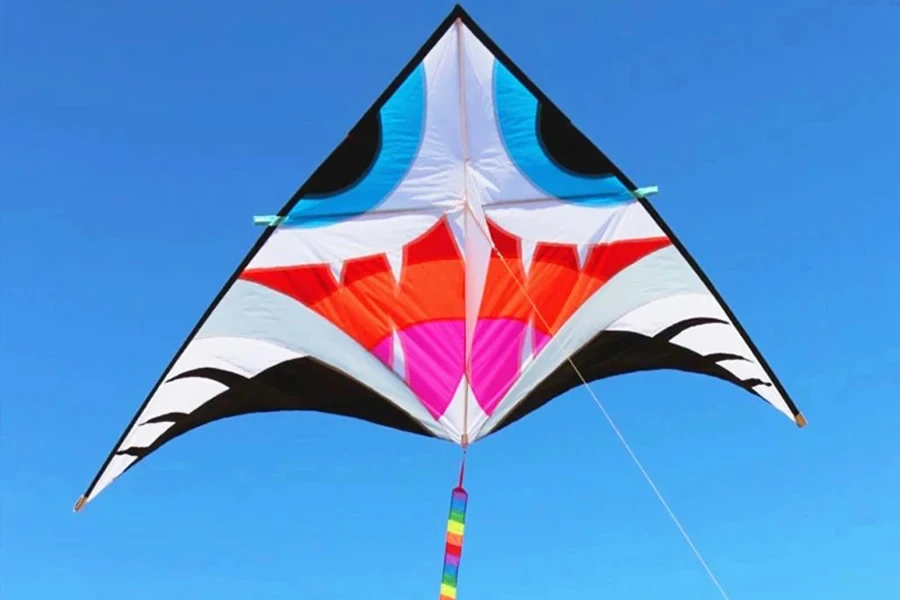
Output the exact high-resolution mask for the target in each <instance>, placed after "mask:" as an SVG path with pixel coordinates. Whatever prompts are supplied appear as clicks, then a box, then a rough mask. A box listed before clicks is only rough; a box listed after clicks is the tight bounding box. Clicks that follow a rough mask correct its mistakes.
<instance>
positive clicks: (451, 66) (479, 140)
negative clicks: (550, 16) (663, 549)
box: [79, 7, 804, 508]
mask: <svg viewBox="0 0 900 600" xmlns="http://www.w3.org/2000/svg"><path fill="white" fill-rule="evenodd" d="M636 190H637V188H636V186H635V185H634V184H633V183H631V182H630V181H629V180H628V179H627V178H626V177H625V176H624V175H623V174H622V173H621V172H620V171H619V170H618V169H617V168H616V167H615V166H614V165H613V164H612V163H611V162H610V161H609V160H608V159H607V158H606V157H605V155H604V154H603V153H602V152H601V151H600V150H598V149H597V148H596V147H595V146H594V145H593V143H591V142H590V141H589V140H588V139H587V138H586V137H585V136H584V135H582V134H581V132H580V131H579V130H578V129H576V128H575V127H574V125H572V123H571V122H570V121H569V120H568V119H567V118H566V117H565V116H564V115H563V113H562V112H561V111H560V110H559V109H557V108H556V107H555V106H554V105H553V104H552V103H551V102H550V101H549V100H548V99H547V97H546V96H545V95H544V94H543V93H542V92H541V91H540V90H539V89H538V88H537V87H536V86H535V85H534V84H533V83H531V82H530V81H529V80H528V79H527V78H526V77H525V76H524V74H523V73H522V72H521V71H520V70H519V69H518V68H517V67H516V66H515V65H514V64H513V63H512V62H511V61H510V60H509V59H508V58H507V57H506V56H505V55H504V54H503V53H502V51H500V49H499V48H498V47H497V46H496V45H495V44H494V43H493V42H492V41H491V40H490V39H489V38H488V37H487V36H486V35H485V34H484V32H483V31H481V29H480V28H479V27H478V26H477V25H476V24H475V23H474V22H473V21H472V19H471V18H470V17H469V16H468V14H466V13H465V12H464V11H463V10H462V9H461V8H459V7H457V8H455V9H454V10H453V12H452V13H451V14H450V15H449V16H448V17H447V19H446V20H445V21H444V22H443V23H442V24H441V26H440V27H439V28H438V29H437V31H436V32H435V33H434V34H433V35H432V37H431V38H430V39H429V40H428V42H427V43H426V44H425V46H423V48H422V49H421V51H420V52H419V54H418V55H417V56H416V57H415V58H414V59H413V60H412V61H411V62H410V63H409V65H407V67H406V68H405V69H404V70H403V71H402V72H401V74H400V75H399V76H398V78H397V79H396V80H395V81H394V82H393V84H392V85H390V86H389V88H388V89H387V90H386V91H385V92H384V94H382V96H381V97H380V98H379V99H378V100H377V101H376V103H375V104H374V105H373V106H372V108H371V109H370V110H369V111H368V112H366V113H365V115H364V116H363V117H362V119H361V120H360V121H359V122H358V123H357V124H356V126H355V127H354V128H353V129H352V130H351V131H350V133H349V134H348V135H347V137H346V139H345V140H344V141H343V142H342V143H341V144H340V146H339V147H338V148H337V149H335V150H334V152H333V153H332V154H331V155H330V156H329V157H328V158H327V159H326V160H325V162H324V163H323V164H322V165H321V166H320V167H319V168H318V169H317V170H316V171H315V173H314V174H313V175H312V176H311V177H310V179H309V180H308V181H307V182H306V183H305V184H304V185H303V186H302V187H301V188H300V189H299V190H298V191H297V193H296V194H295V195H294V196H293V197H292V198H291V199H290V201H289V202H288V203H287V204H286V205H285V207H284V208H283V209H282V210H281V211H280V212H278V213H277V215H274V217H273V218H271V219H268V220H266V219H263V220H262V222H264V223H267V226H266V228H265V231H264V232H263V234H262V236H261V238H260V239H259V241H258V242H257V244H256V245H255V246H254V247H253V249H252V250H251V251H250V253H249V254H248V255H247V257H246V259H245V260H244V262H243V263H242V264H241V265H240V267H239V268H238V270H237V271H236V273H235V274H234V276H233V277H232V278H231V280H230V281H229V282H228V283H227V285H226V286H225V287H224V289H223V290H222V291H221V292H220V294H219V296H218V297H217V298H216V299H215V300H214V301H213V303H212V305H211V306H210V307H209V309H208V310H207V312H206V314H204V315H203V317H202V319H201V320H200V321H199V323H198V324H197V326H196V328H195V330H194V331H193V332H192V333H191V334H190V336H189V337H188V339H187V341H186V342H185V344H184V346H183V347H182V348H181V350H180V351H179V352H178V353H177V355H176V356H175V358H174V359H173V361H172V363H171V364H170V366H169V367H168V368H167V369H166V370H165V371H164V373H163V375H162V377H161V379H160V380H159V382H158V384H157V385H156V387H155V388H154V389H153V390H152V391H151V393H150V394H149V396H148V398H147V399H146V401H145V402H144V404H143V405H142V406H141V407H140V409H139V411H138V413H137V414H136V416H135V418H134V420H133V422H132V423H131V424H130V425H129V426H128V427H127V429H126V430H125V432H124V434H123V435H122V438H121V439H120V440H119V442H118V443H117V444H116V446H115V447H114V449H113V451H112V453H111V454H110V456H109V458H108V459H107V461H106V462H105V463H104V464H103V466H102V468H101V470H100V471H99V473H98V474H97V476H96V478H95V479H94V481H93V482H92V483H91V485H90V487H89V488H88V490H87V492H86V493H85V496H84V497H83V498H82V500H81V501H80V502H79V508H80V506H81V505H82V504H83V503H84V502H85V501H89V500H91V499H93V498H94V497H95V496H96V495H97V494H98V493H99V492H100V491H101V490H103V489H104V488H105V487H106V486H107V485H109V484H110V482H112V481H113V480H114V479H115V478H117V477H118V476H119V475H121V474H122V473H123V472H125V471H126V470H127V469H129V468H130V467H132V466H134V465H135V464H136V463H137V462H139V461H140V460H142V459H143V458H144V457H146V456H148V455H149V454H151V453H152V452H154V451H155V450H156V449H158V448H159V447H160V446H162V445H163V444H166V443H167V442H169V441H171V440H172V439H174V438H176V437H178V436H180V435H182V434H184V433H186V432H188V431H190V430H192V429H194V428H196V427H199V426H202V425H204V424H207V423H210V422H213V421H216V420H219V419H223V418H226V417H231V416H236V415H241V414H246V413H256V412H266V411H281V410H313V411H320V412H326V413H333V414H337V415H343V416H348V417H354V418H358V419H363V420H366V421H370V422H373V423H377V424H380V425H384V426H387V427H392V428H395V429H399V430H403V431H407V432H414V433H418V434H423V435H427V436H433V437H437V438H443V439H446V440H450V441H453V442H456V443H459V444H462V445H463V446H465V445H467V444H469V443H471V442H474V441H475V440H478V439H480V438H483V437H485V436H487V435H490V434H492V433H494V432H497V431H499V430H500V429H502V428H504V427H506V426H508V425H510V424H512V423H514V422H516V421H517V420H518V419H520V418H522V417H523V416H525V415H527V414H529V413H530V412H532V411H534V410H536V409H537V408H539V407H540V406H542V405H543V404H545V403H546V402H548V401H550V400H552V399H553V398H555V397H557V396H559V395H560V394H561V393H563V392H565V391H566V390H568V389H571V388H573V387H575V386H577V385H580V384H581V379H580V376H579V374H578V372H576V370H575V369H574V368H573V365H574V366H577V370H578V371H580V373H581V374H582V375H583V376H584V378H585V379H587V380H596V379H600V378H604V377H609V376H612V375H617V374H623V373H630V372H635V371H643V370H649V369H679V370H683V371H689V372H694V373H700V374H705V375H709V376H713V377H717V378H720V379H723V380H725V381H728V382H730V383H732V384H734V385H737V386H740V387H741V388H744V389H745V390H747V391H748V392H750V393H752V394H755V395H756V396H758V397H759V398H761V399H763V400H764V401H766V402H767V403H769V404H770V405H771V406H773V407H774V408H775V409H777V410H779V411H780V412H782V413H784V414H785V415H786V416H787V417H788V418H790V419H791V420H793V421H795V422H796V423H797V424H799V425H803V423H804V422H803V418H802V416H801V415H800V413H799V412H798V411H797V409H796V407H795V406H794V404H793V403H792V402H791V400H790V398H789V397H788V395H787V393H786V392H785V390H784V389H783V387H782V386H781V384H780V383H779V382H778V380H777V379H776V377H775V375H774V374H773V372H772V370H771V369H770V368H769V366H768V365H767V364H766V362H765V360H764V359H763V357H762V355H761V354H760V353H759V351H758V350H757V349H756V347H755V346H754V344H753V343H752V342H751V340H750V338H749V337H748V336H747V334H746V333H745V331H744V330H743V328H742V327H741V325H740V324H739V323H738V321H737V320H736V318H735V317H734V315H733V314H732V312H731V311H730V309H729V308H728V307H727V306H726V305H725V303H724V302H723V300H722V299H721V298H720V296H719V294H718V293H717V292H716V290H715V289H714V288H713V286H712V284H711V283H710V281H709V279H708V278H707V277H706V275H704V274H703V272H702V271H701V270H700V268H699V267H698V265H697V264H696V262H695V261H694V260H693V259H692V258H691V256H690V255H689V254H688V253H687V251H686V250H685V248H684V247H683V246H682V244H681V243H680V242H679V240H678V239H677V238H676V237H675V236H674V235H673V233H672V232H671V231H670V229H669V228H668V226H667V225H666V224H665V223H664V222H663V220H662V219H661V217H660V216H659V214H658V213H657V212H656V210H655V209H654V208H653V207H652V206H651V205H650V203H649V202H648V201H647V200H646V198H645V197H643V195H642V194H640V193H639V192H637V191H636Z"/></svg>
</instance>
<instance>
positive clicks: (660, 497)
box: [475, 218, 731, 600]
mask: <svg viewBox="0 0 900 600" xmlns="http://www.w3.org/2000/svg"><path fill="white" fill-rule="evenodd" d="M475 221H476V222H477V223H478V224H479V229H481V230H482V233H483V234H484V236H485V237H486V238H487V240H488V243H490V245H491V248H492V249H493V251H494V252H496V253H497V256H498V257H500V262H502V263H503V266H504V267H506V270H507V271H509V274H510V276H511V277H512V278H513V280H514V281H515V282H516V285H518V286H519V289H520V290H521V292H522V294H523V295H524V296H525V299H526V300H527V301H528V303H529V304H530V305H531V308H532V310H533V311H534V314H535V315H537V317H538V318H539V319H540V320H541V322H542V324H543V326H544V327H545V328H546V329H547V331H550V325H549V324H548V323H547V320H546V319H545V318H544V315H543V314H541V311H540V309H539V308H538V307H537V304H536V303H535V302H534V300H533V299H532V298H531V295H530V294H529V293H528V290H527V288H526V287H525V285H524V284H523V283H522V282H521V281H519V278H518V277H517V276H516V273H515V272H514V271H513V269H512V267H511V266H510V264H509V263H508V262H507V260H506V257H505V256H503V253H501V252H500V250H499V249H498V248H497V246H496V244H494V239H493V238H492V237H491V235H490V232H488V231H485V230H484V225H482V223H481V221H480V220H479V219H477V218H476V219H475ZM566 360H567V361H568V363H569V365H571V367H572V370H573V371H575V374H576V375H577V376H578V379H580V380H581V383H582V384H583V385H584V387H585V389H586V390H587V391H588V394H589V395H590V396H591V399H593V401H594V404H596V405H597V408H599V409H600V412H601V413H602V414H603V417H604V418H605V419H606V422H607V423H609V426H610V427H611V428H612V430H613V433H614V434H615V435H616V437H617V438H618V439H619V442H621V444H622V446H623V447H624V448H625V451H626V452H627V453H628V455H629V456H630V457H631V460H632V461H633V462H634V464H635V466H637V468H638V470H639V471H640V472H641V475H643V476H644V479H645V480H646V481H647V484H648V485H649V486H650V489H651V490H653V494H654V495H655V496H656V498H657V500H659V502H660V504H662V506H663V508H664V509H665V511H666V513H668V515H669V518H670V519H671V520H672V522H673V523H674V524H675V527H676V528H677V529H678V531H679V532H680V533H681V537H683V538H684V541H685V542H687V545H688V547H689V548H690V549H691V551H692V552H693V553H694V556H695V557H697V560H698V561H699V562H700V565H701V566H702V567H703V569H704V570H705V571H706V574H707V576H709V579H710V580H711V581H712V582H713V585H715V586H716V589H717V590H719V594H721V595H722V598H724V600H731V598H730V597H729V596H728V594H727V593H726V592H725V588H723V587H722V584H721V583H719V579H718V578H717V577H716V575H715V573H713V570H712V568H711V567H710V566H709V564H708V563H707V562H706V559H704V558H703V555H702V554H701V553H700V550H699V549H698V548H697V546H696V545H695V544H694V541H693V540H692V539H691V536H690V535H688V532H687V530H686V529H685V528H684V526H683V525H682V524H681V521H680V520H679V519H678V517H677V516H676V515H675V511H674V510H672V507H671V506H669V503H668V502H667V501H666V499H665V497H664V496H663V494H662V492H661V491H660V490H659V488H658V487H656V484H655V483H654V482H653V478H652V477H650V473H648V472H647V469H646V468H644V465H643V463H641V461H640V459H639V458H638V457H637V454H635V452H634V450H632V449H631V445H630V444H629V443H628V441H627V440H626V439H625V436H624V435H623V434H622V432H621V430H619V428H618V427H617V426H616V423H615V421H613V419H612V416H611V415H610V414H609V413H608V412H607V411H606V408H605V407H604V406H603V403H602V402H600V398H598V397H597V394H596V393H595V392H594V390H593V389H592V388H591V386H590V384H589V383H588V381H587V379H586V378H585V377H584V375H582V373H581V370H580V369H579V368H578V367H577V366H576V365H575V362H574V361H573V360H572V357H571V356H569V357H567V358H566Z"/></svg>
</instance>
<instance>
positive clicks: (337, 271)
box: [328, 261, 344, 283]
mask: <svg viewBox="0 0 900 600" xmlns="http://www.w3.org/2000/svg"><path fill="white" fill-rule="evenodd" d="M328 267H329V268H330V269H331V274H332V275H334V280H335V281H337V282H338V283H341V275H342V274H343V273H344V261H339V262H335V263H328Z"/></svg>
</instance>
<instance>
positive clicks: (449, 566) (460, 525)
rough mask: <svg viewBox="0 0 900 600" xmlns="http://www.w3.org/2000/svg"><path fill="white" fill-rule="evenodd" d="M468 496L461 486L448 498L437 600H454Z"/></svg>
mask: <svg viewBox="0 0 900 600" xmlns="http://www.w3.org/2000/svg"><path fill="white" fill-rule="evenodd" d="M468 502H469V494H468V493H467V492H466V490H464V489H463V487H462V485H460V486H458V487H456V488H455V489H454V490H453V493H452V495H451V496H450V520H449V521H448V522H447V547H446V549H445V550H444V573H443V579H442V580H441V595H440V598H439V600H456V580H457V577H458V576H459V559H460V557H461V556H462V543H463V530H464V529H465V525H466V505H467V504H468Z"/></svg>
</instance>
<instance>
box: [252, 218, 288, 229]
mask: <svg viewBox="0 0 900 600" xmlns="http://www.w3.org/2000/svg"><path fill="white" fill-rule="evenodd" d="M283 220H284V217H279V216H278V215H256V216H254V217H253V224H254V225H265V226H266V227H270V226H272V225H278V224H280V223H281V221H283Z"/></svg>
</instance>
